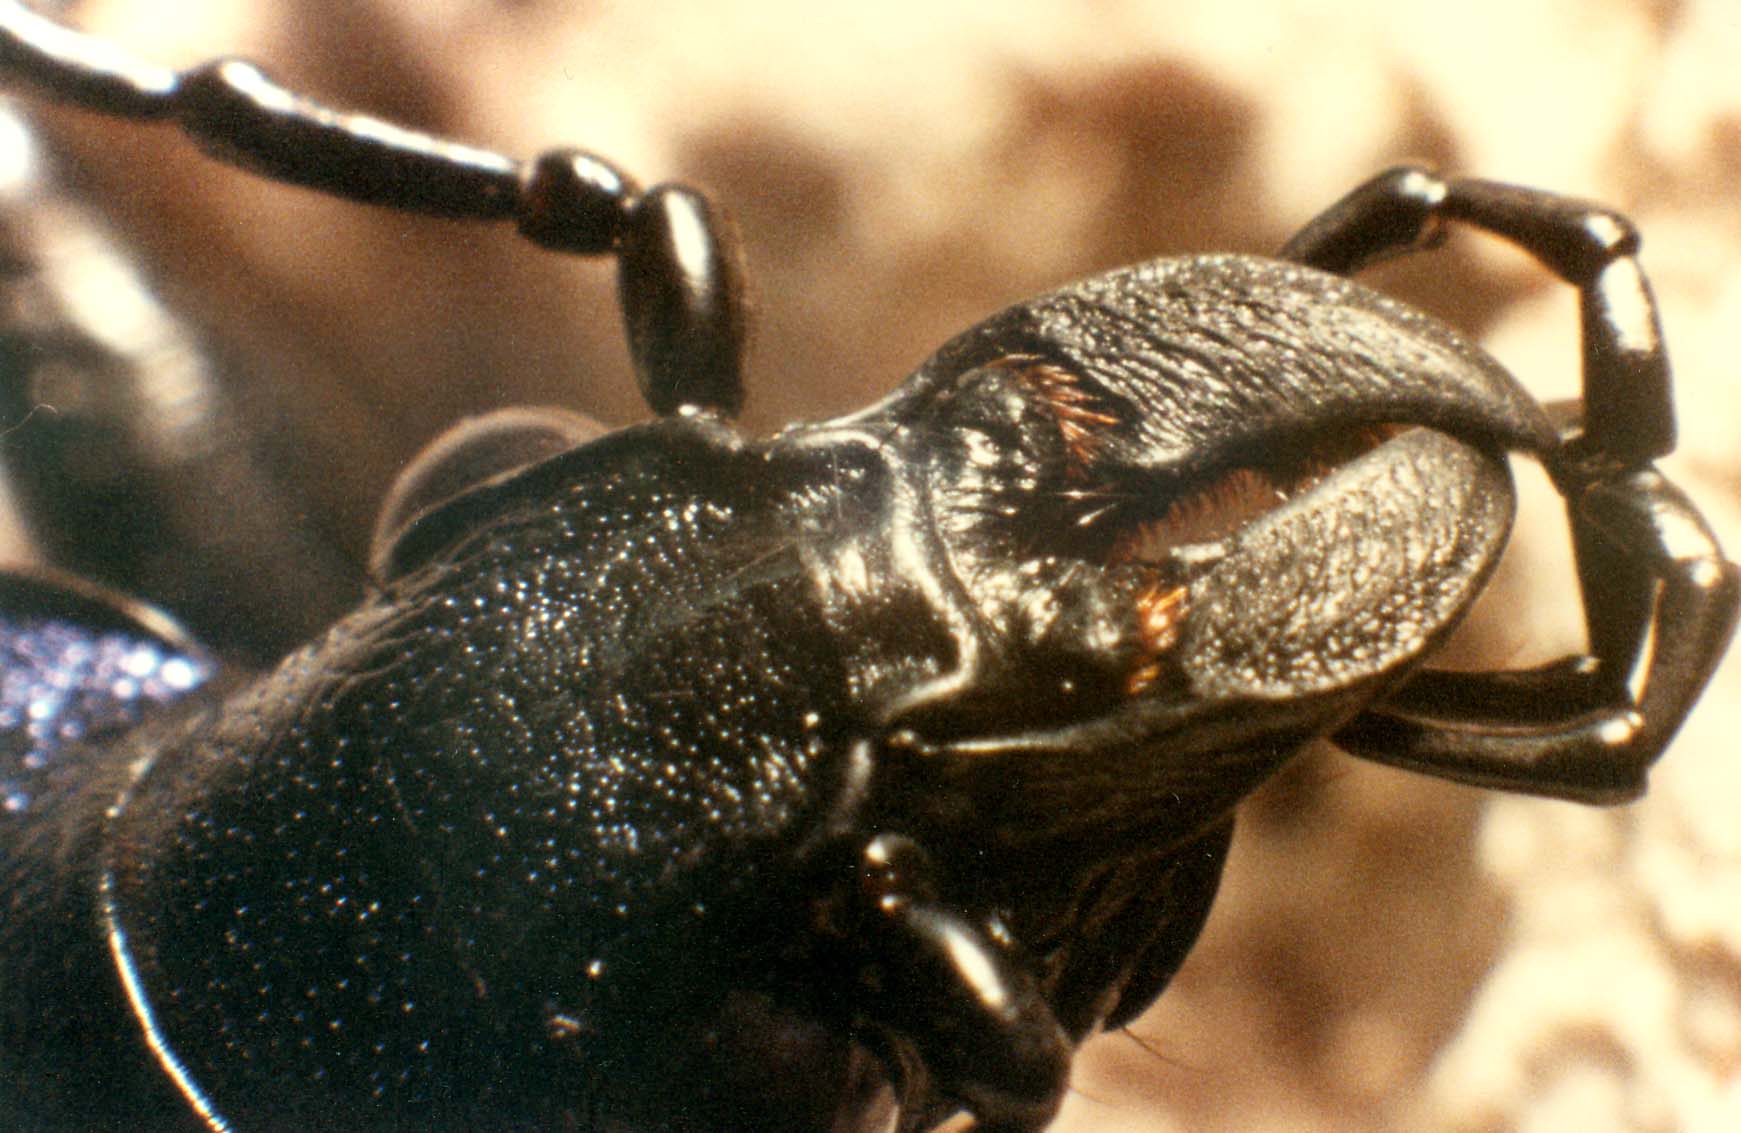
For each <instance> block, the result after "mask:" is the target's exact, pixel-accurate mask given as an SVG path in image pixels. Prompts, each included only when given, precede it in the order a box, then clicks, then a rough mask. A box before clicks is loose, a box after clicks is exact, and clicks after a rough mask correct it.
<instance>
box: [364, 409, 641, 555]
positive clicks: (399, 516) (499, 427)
mask: <svg viewBox="0 0 1741 1133" xmlns="http://www.w3.org/2000/svg"><path fill="white" fill-rule="evenodd" d="M606 432H608V430H607V429H606V428H605V427H604V426H603V425H600V424H599V423H598V422H597V421H594V420H593V419H592V418H590V417H584V416H582V415H581V414H578V413H569V412H566V411H564V410H560V409H503V410H499V411H498V412H495V413H487V414H485V415H483V416H481V417H469V418H467V419H466V420H464V421H461V422H460V423H459V424H457V425H455V426H453V428H451V429H449V430H448V431H447V432H445V433H443V434H441V435H440V436H438V437H436V438H435V440H433V441H431V442H429V444H428V445H427V446H425V447H424V449H423V451H422V452H420V453H418V454H417V455H416V457H414V458H413V459H412V461H411V463H410V464H408V465H406V466H405V470H404V471H403V472H401V473H400V474H399V478H398V479H397V480H395V481H394V482H393V487H392V489H391V490H389V491H388V493H387V498H386V500H385V501H383V502H382V504H381V514H380V517H379V518H378V519H376V521H375V533H374V536H373V537H372V538H371V539H370V541H369V573H370V574H371V575H373V576H374V578H375V580H376V581H377V582H385V581H387V580H388V579H389V578H391V577H393V576H394V575H396V574H398V573H401V572H402V571H403V569H404V564H403V563H396V562H395V557H394V551H395V549H396V548H397V546H398V543H399V539H400V537H401V536H402V535H404V533H405V531H406V530H407V529H408V528H409V527H410V526H411V525H412V524H413V523H415V522H416V521H417V519H418V518H419V517H421V516H424V515H427V514H428V513H429V512H431V511H434V510H435V509H436V508H438V507H440V506H441V505H442V504H445V503H447V502H448V501H449V500H452V499H454V498H455V497H456V496H460V495H462V494H464V493H465V492H468V491H470V490H471V489H473V488H477V487H480V486H481V485H484V484H488V483H490V482H492V481H496V480H500V479H502V478H504V477H506V476H509V475H512V474H513V473H515V472H518V471H519V470H520V469H522V468H526V467H529V466H530V465H533V464H537V463H538V462H539V461H542V460H546V459H548V458H550V457H552V456H556V455H558V454H560V453H564V452H567V451H569V450H570V449H574V448H579V447H580V446H581V445H584V444H586V443H587V442H589V441H593V440H597V439H598V438H599V437H601V436H603V435H604V434H605V433H606Z"/></svg>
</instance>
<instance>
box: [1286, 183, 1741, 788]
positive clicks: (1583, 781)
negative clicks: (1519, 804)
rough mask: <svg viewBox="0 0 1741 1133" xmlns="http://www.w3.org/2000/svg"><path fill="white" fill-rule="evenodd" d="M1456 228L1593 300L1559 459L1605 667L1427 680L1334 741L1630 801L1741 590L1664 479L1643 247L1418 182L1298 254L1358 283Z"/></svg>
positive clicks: (1330, 218)
mask: <svg viewBox="0 0 1741 1133" xmlns="http://www.w3.org/2000/svg"><path fill="white" fill-rule="evenodd" d="M1445 220H1460V221H1463V222H1465V223H1468V224H1472V225H1474V226H1475V227H1477V228H1481V229H1484V230H1486V231H1488V232H1491V233H1494V234H1495V235H1498V236H1501V237H1503V238H1505V239H1507V240H1510V241H1511V242H1513V243H1515V244H1517V245H1518V246H1519V247H1521V248H1523V249H1524V250H1525V251H1528V252H1530V253H1531V254H1532V255H1534V256H1535V257H1536V258H1537V259H1538V260H1540V261H1541V262H1542V263H1543V264H1545V265H1546V266H1547V267H1548V268H1550V269H1551V270H1552V271H1553V272H1554V273H1555V274H1557V275H1558V276H1559V277H1560V278H1561V279H1564V280H1565V281H1566V282H1568V283H1571V284H1572V285H1573V286H1575V287H1577V288H1578V293H1579V313H1580V318H1581V322H1582V340H1583V386H1584V389H1583V399H1582V402H1581V404H1579V405H1577V406H1574V407H1572V408H1571V410H1570V411H1569V412H1568V411H1565V410H1563V409H1562V410H1561V416H1562V417H1563V418H1564V421H1563V422H1562V427H1561V443H1560V444H1559V446H1558V447H1557V448H1555V449H1554V450H1553V451H1551V452H1549V453H1547V454H1545V455H1544V462H1545V463H1546V465H1547V468H1548V472H1549V474H1550V475H1551V476H1552V477H1553V480H1554V483H1555V485H1556V486H1557V487H1558V489H1559V490H1560V493H1561V494H1562V495H1563V496H1565V498H1566V501H1567V508H1568V512H1569V518H1570V523H1571V528H1572V540H1573V549H1574V551H1575V554H1576V557H1577V564H1578V577H1579V582H1580V584H1581V586H1582V589H1583V598H1584V611H1585V624H1586V627H1587V632H1588V636H1589V650H1590V651H1589V654H1588V655H1586V656H1579V657H1570V658H1566V659H1564V660H1562V661H1560V662H1556V663H1554V664H1552V665H1548V666H1545V667H1543V668H1541V669H1537V670H1534V671H1530V672H1512V673H1445V672H1434V671H1427V672H1423V673H1420V674H1417V675H1416V676H1414V677H1412V678H1410V679H1409V680H1408V681H1407V682H1405V683H1404V685H1403V686H1402V687H1401V688H1400V689H1398V690H1397V691H1396V692H1394V693H1392V694H1391V696H1390V697H1389V698H1388V699H1387V700H1386V701H1385V702H1384V703H1382V704H1381V705H1379V706H1378V707H1375V708H1373V709H1371V710H1369V711H1367V712H1365V713H1363V714H1362V715H1360V716H1359V717H1357V718H1356V719H1355V720H1354V721H1353V722H1352V723H1351V724H1350V725H1349V726H1348V727H1347V728H1345V729H1344V730H1343V731H1342V732H1341V733H1339V734H1338V735H1337V737H1336V738H1337V740H1338V742H1339V743H1341V744H1343V746H1345V747H1348V748H1349V749H1350V750H1351V751H1355V752H1357V753H1358V754H1360V755H1363V756H1365V757H1367V758H1371V759H1375V760H1378V761H1380V762H1386V763H1393V764H1397V765H1400V766H1405V767H1412V768H1415V769H1418V770H1424V771H1428V772H1431V773H1433V774H1437V775H1442V776H1446V777H1449V778H1455V779H1459V780H1462V781H1467V782H1473V783H1477V784H1481V785H1486V786H1497V787H1505V788H1509V789H1512V790H1532V791H1537V792H1541V793H1546V794H1552V795H1561V796H1565V797H1572V798H1581V799H1586V800H1590V801H1615V800H1619V799H1625V798H1630V797H1632V796H1634V795H1636V794H1637V793H1638V792H1639V791H1641V790H1642V789H1643V782H1644V775H1645V771H1646V770H1647V768H1648V767H1649V765H1650V763H1651V762H1652V761H1653V760H1654V759H1655V758H1656V757H1657V756H1658V755H1659V754H1660V753H1661V751H1662V749H1663V747H1664V746H1665V745H1666V744H1667V743H1668V741H1669V739H1670V738H1672V734H1673V730H1674V727H1675V725H1676V724H1678V722H1679V720H1680V719H1681V717H1682V715H1683V714H1684V712H1685V710H1686V708H1687V706H1688V705H1690V704H1691V702H1692V701H1693V699H1694V698H1695V697H1696V696H1697V695H1698V693H1699V691H1700V690H1701V689H1703V687H1704V685H1705V683H1706V682H1707V681H1708V680H1709V679H1710V676H1711V673H1712V670H1713V669H1714V668H1715V667H1716V664H1717V661H1718V660H1719V659H1720V658H1721V656H1722V653H1723V649H1724V646H1725V644H1726V643H1727V641H1728V639H1729V636H1730V634H1731V633H1732V632H1733V629H1734V624H1735V619H1736V607H1737V600H1738V597H1737V596H1738V591H1741V581H1738V576H1737V571H1736V568H1735V566H1734V565H1733V564H1731V563H1729V562H1727V561H1725V560H1724V558H1723V556H1722V551H1721V550H1720V548H1719V547H1718V545H1717V541H1716V537H1715V536H1714V535H1713V534H1712V532H1711V530H1710V528H1709V527H1708V526H1707V525H1706V523H1705V521H1704V519H1703V518H1702V517H1701V516H1700V515H1699V513H1698V512H1697V510H1696V509H1695V508H1694V507H1693V506H1692V504H1691V503H1690V502H1689V501H1688V500H1687V499H1686V497H1685V496H1683V495H1682V494H1681V493H1680V491H1679V490H1678V489H1676V488H1675V487H1674V485H1673V484H1671V483H1669V481H1668V480H1667V479H1665V478H1664V477H1663V476H1662V475H1661V474H1660V473H1659V472H1657V471H1656V470H1655V468H1654V467H1652V466H1651V464H1650V461H1652V460H1653V459H1655V458H1656V457H1659V456H1662V455H1664V454H1666V453H1667V452H1669V451H1670V450H1672V449H1673V447H1674V442H1675V423H1674V407H1673V398H1672V394H1671V391H1670V382H1669V365H1668V356H1667V353H1666V350H1665V348H1664V346H1663V341H1662V332H1661V327H1660V325H1659V322H1658V319H1657V313H1656V302H1655V299H1654V297H1653V296H1652V294H1651V290H1650V285H1649V282H1648V281H1647V280H1646V279H1645V277H1644V273H1643V271H1642V270H1641V269H1640V267H1639V264H1638V260H1637V251H1638V235H1637V232H1636V231H1635V230H1634V229H1633V227H1632V225H1631V223H1630V222H1629V221H1628V220H1627V219H1626V218H1625V217H1623V216H1621V215H1619V214H1618V213H1615V212H1613V211H1611V210H1609V209H1605V208H1603V207H1601V206H1599V205H1593V204H1589V203H1587V202H1584V201H1579V200H1575V199H1572V198H1567V197H1560V196H1556V195H1554V194H1551V193H1544V192H1541V191H1538V190H1533V189H1524V188H1518V187H1515V186H1510V185H1502V184H1497V183H1494V182H1489V181H1477V180H1465V179H1449V180H1445V179H1440V178H1438V177H1436V176H1434V175H1433V174H1431V173H1429V172H1427V171H1426V170H1423V169H1418V168H1413V167H1403V168H1398V169H1392V170H1389V171H1387V172H1385V173H1382V174H1380V175H1379V176H1377V177H1375V178H1373V179H1372V180H1371V181H1369V182H1367V183H1366V184H1364V185H1362V186H1360V187H1359V188H1357V189H1355V190H1354V191H1353V192H1352V193H1350V194H1349V195H1348V196H1347V197H1345V198H1343V199H1342V200H1341V201H1340V202H1338V203H1337V204H1335V205H1333V206H1332V207H1331V208H1330V209H1328V210H1327V211H1326V212H1324V213H1323V214H1322V215H1320V216H1319V217H1318V218H1317V219H1315V220H1313V221H1312V222H1311V223H1310V224H1308V225H1306V227H1305V228H1304V229H1302V230H1301V231H1300V232H1299V234H1297V235H1296V236H1295V237H1294V238H1293V239H1292V240H1290V241H1289V242H1288V243H1287V245H1286V246H1285V247H1284V248H1283V249H1282V255H1283V256H1284V257H1285V258H1289V259H1293V260H1296V261H1298V262H1301V263H1305V264H1309V265H1311V266H1314V267H1319V268H1323V269H1325V270H1329V271H1337V272H1349V271H1354V270H1357V269H1359V268H1360V267H1362V266H1365V265H1367V264H1370V263H1372V262H1374V261H1376V260H1378V259H1381V258H1383V257H1385V256H1387V255H1391V254H1396V253H1402V252H1408V251H1412V250H1415V249H1417V248H1420V247H1424V246H1426V245H1427V244H1428V243H1430V242H1431V240H1432V239H1433V237H1434V235H1435V233H1436V229H1437V226H1438V225H1439V224H1440V222H1442V221H1445ZM1647 644H1648V645H1649V646H1650V656H1649V659H1648V661H1647V662H1646V663H1645V666H1644V670H1643V673H1642V677H1641V680H1642V690H1641V693H1640V694H1639V695H1638V696H1636V697H1635V696H1634V694H1633V692H1632V688H1631V682H1632V678H1633V676H1634V670H1635V669H1636V668H1637V667H1638V661H1639V657H1640V655H1641V654H1642V653H1643V652H1644V649H1645V647H1646V645H1647Z"/></svg>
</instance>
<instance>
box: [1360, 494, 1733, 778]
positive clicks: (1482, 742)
mask: <svg viewBox="0 0 1741 1133" xmlns="http://www.w3.org/2000/svg"><path fill="white" fill-rule="evenodd" d="M1582 506H1583V507H1584V509H1585V512H1586V514H1587V515H1588V516H1589V517H1590V520H1589V522H1590V523H1591V524H1592V526H1593V527H1600V528H1601V529H1603V530H1606V531H1608V532H1610V533H1612V536H1613V538H1614V540H1615V544H1616V546H1618V547H1623V548H1625V549H1626V551H1627V552H1629V553H1630V554H1632V555H1635V556H1637V557H1638V559H1640V560H1642V566H1643V568H1644V569H1645V570H1646V571H1648V572H1649V575H1650V577H1651V578H1652V579H1653V580H1654V581H1653V585H1655V587H1656V596H1655V601H1654V605H1653V612H1652V615H1651V618H1650V620H1649V622H1648V624H1647V631H1648V637H1649V641H1650V645H1651V651H1650V658H1649V660H1648V661H1647V662H1646V664H1645V666H1644V673H1643V678H1642V680H1643V686H1642V692H1641V694H1640V695H1638V696H1637V697H1634V695H1633V693H1632V691H1631V688H1630V685H1629V683H1628V678H1629V677H1630V676H1631V673H1630V670H1620V669H1618V668H1617V667H1616V666H1613V665H1611V664H1609V663H1608V662H1607V659H1605V658H1603V657H1602V656H1601V654H1600V653H1593V654H1591V655H1589V656H1582V657H1571V658H1567V659H1565V660H1563V661H1560V662H1557V663H1555V664H1552V665H1548V666H1545V667H1543V668H1541V669H1537V670H1534V671H1525V672H1501V673H1452V672H1442V671H1434V670H1428V671H1425V672H1421V673H1418V674H1416V675H1415V676H1414V677H1412V678H1410V679H1409V680H1408V681H1406V682H1405V683H1404V684H1403V685H1402V687H1401V688H1399V689H1398V690H1396V691H1395V692H1393V693H1392V694H1391V695H1390V696H1389V697H1388V698H1387V699H1386V700H1385V701H1384V702H1382V703H1381V704H1379V705H1378V706H1377V707H1375V708H1371V709H1368V710H1367V711H1366V712H1363V713H1362V714H1361V715H1359V716H1357V717H1356V718H1355V719H1354V721H1353V722H1352V723H1350V724H1349V725H1348V726H1347V727H1346V728H1344V729H1343V730H1342V731H1341V732H1339V733H1337V735H1336V736H1335V739H1336V742H1337V743H1338V744H1340V745H1341V746H1343V747H1345V748H1347V749H1348V750H1349V751H1352V752H1354V753H1356V754H1358V755H1361V756H1363V757H1365V758H1368V759H1372V760H1375V761H1377V762H1380V763H1390V764H1394V765H1396V766H1399V767H1407V768H1411V769H1414V770H1419V771H1425V772H1428V773H1430V774H1434V775H1439V776H1441V777H1444V778H1450V779H1456V780H1458V781H1460V782H1467V783H1473V784H1476V785H1478V786H1488V787H1499V788H1503V789H1506V790H1514V791H1518V790H1521V791H1533V792H1536V793H1540V794H1547V795H1554V796H1558V797H1562V798H1572V799H1579V800H1583V801H1586V802H1618V801H1624V800H1626V799H1630V798H1633V797H1636V796H1637V795H1638V794H1639V793H1641V792H1642V791H1643V789H1644V778H1645V773H1646V771H1647V770H1648V769H1649V766H1650V764H1651V762H1652V761H1654V760H1655V759H1656V757H1657V756H1658V755H1660V754H1661V752H1662V750H1663V748H1664V747H1665V746H1666V745H1667V744H1668V741H1669V740H1670V739H1671V738H1673V734H1674V730H1675V728H1676V727H1678V726H1679V723H1680V721H1681V719H1682V718H1683V717H1684V716H1685V714H1686V711H1687V709H1688V708H1689V707H1690V705H1691V704H1692V702H1693V700H1694V699H1695V698H1697V696H1698V694H1699V692H1700V691H1701V690H1702V689H1703V688H1704V686H1705V682H1706V681H1708V680H1709V679H1710V676H1711V672H1712V670H1713V669H1714V668H1715V667H1716V663H1717V660H1718V659H1719V658H1720V657H1721V656H1722V653H1723V648H1724V646H1725V645H1726V644H1727V642H1728V640H1729V636H1730V634H1731V633H1732V632H1733V631H1734V628H1735V618H1736V608H1737V598H1738V595H1741V573H1738V572H1737V570H1736V567H1735V565H1734V564H1733V563H1729V562H1726V561H1724V559H1723V557H1722V553H1721V551H1720V550H1719V549H1718V547H1717V544H1716V540H1715V539H1714V537H1713V536H1712V534H1711V531H1710V528H1709V527H1708V526H1706V524H1705V522H1704V520H1703V519H1702V518H1701V517H1700V516H1699V514H1698V512H1696V511H1695V510H1694V509H1693V508H1692V506H1691V505H1690V504H1689V503H1688V502H1687V500H1686V497H1684V496H1683V495H1681V493H1680V491H1679V490H1678V489H1676V488H1675V487H1674V485H1673V484H1670V483H1669V482H1668V481H1667V480H1666V479H1664V478H1663V476H1662V475H1661V474H1660V473H1658V472H1657V471H1655V470H1654V469H1648V468H1647V469H1644V470H1641V471H1638V472H1634V473H1631V474H1629V475H1628V476H1627V477H1626V478H1625V479H1624V480H1619V481H1608V482H1604V483H1601V484H1598V485H1595V486H1593V487H1592V488H1591V489H1590V490H1589V492H1587V493H1586V495H1585V498H1584V500H1583V501H1582Z"/></svg>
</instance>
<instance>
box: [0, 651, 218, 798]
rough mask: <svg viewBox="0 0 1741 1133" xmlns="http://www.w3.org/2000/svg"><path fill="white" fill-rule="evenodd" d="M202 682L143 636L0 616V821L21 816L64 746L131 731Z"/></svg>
mask: <svg viewBox="0 0 1741 1133" xmlns="http://www.w3.org/2000/svg"><path fill="white" fill-rule="evenodd" d="M211 675H212V665H211V663H210V662H209V661H207V660H205V659H203V658H200V657H195V656H192V655H190V654H187V653H184V652H181V651H177V650H174V649H171V648H169V647H167V646H166V645H165V644H164V643H163V642H161V641H158V640H156V639H155V638H153V637H150V636H148V635H145V634H141V633H127V632H122V631H119V630H115V629H102V630H93V629H91V628H89V627H87V626H82V625H78V624H75V623H73V622H70V621H64V620H60V619H55V618H40V617H39V618H25V619H19V618H15V617H7V616H0V814H6V815H14V814H20V813H23V812H25V811H27V810H29V808H30V805H31V801H32V798H33V796H34V794H35V790H34V785H35V783H36V782H37V780H38V778H39V777H40V775H41V774H42V773H43V772H44V771H46V770H47V769H48V768H49V767H50V766H51V765H52V764H53V762H54V760H55V758H56V757H57V756H58V755H59V754H60V753H61V751H62V749H63V748H65V747H66V745H68V744H71V743H76V742H78V741H80V740H83V739H85V738H87V737H90V736H97V735H101V734H103V733H106V732H115V731H120V730H123V729H125V728H128V727H131V726H132V725H134V724H137V723H138V722H139V721H140V720H141V719H142V718H143V717H144V716H145V714H146V713H148V712H149V711H151V710H152V709H153V708H154V707H157V706H161V705H164V704H168V703H170V702H172V701H175V700H178V699H180V698H181V697H183V696H185V695H187V694H188V693H189V692H192V691H193V690H194V689H197V688H199V687H200V686H201V685H203V684H204V683H205V682H206V681H207V680H208V679H209V678H210V677H211Z"/></svg>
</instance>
